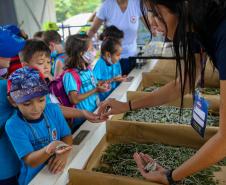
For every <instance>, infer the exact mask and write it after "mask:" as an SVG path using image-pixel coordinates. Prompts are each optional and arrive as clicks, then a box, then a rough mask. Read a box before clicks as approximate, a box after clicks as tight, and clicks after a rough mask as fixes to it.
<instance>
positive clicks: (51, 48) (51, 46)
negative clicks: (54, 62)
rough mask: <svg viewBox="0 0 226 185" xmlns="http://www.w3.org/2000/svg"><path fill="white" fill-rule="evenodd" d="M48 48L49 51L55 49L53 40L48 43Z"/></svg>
mask: <svg viewBox="0 0 226 185" xmlns="http://www.w3.org/2000/svg"><path fill="white" fill-rule="evenodd" d="M49 49H50V50H51V51H54V50H55V44H54V42H50V43H49Z"/></svg>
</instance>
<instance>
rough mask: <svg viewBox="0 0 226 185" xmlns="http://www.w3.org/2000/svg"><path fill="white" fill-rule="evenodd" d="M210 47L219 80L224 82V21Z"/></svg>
mask: <svg viewBox="0 0 226 185" xmlns="http://www.w3.org/2000/svg"><path fill="white" fill-rule="evenodd" d="M212 46H213V49H212V51H213V60H214V62H215V65H216V67H217V69H218V71H219V76H220V80H226V20H224V21H222V23H221V24H220V25H219V27H218V28H217V30H216V32H215V34H214V37H213V44H212Z"/></svg>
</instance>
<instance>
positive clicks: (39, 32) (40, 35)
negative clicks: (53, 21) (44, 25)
mask: <svg viewBox="0 0 226 185" xmlns="http://www.w3.org/2000/svg"><path fill="white" fill-rule="evenodd" d="M43 33H44V31H37V32H36V33H35V34H34V35H33V39H37V40H42V35H43Z"/></svg>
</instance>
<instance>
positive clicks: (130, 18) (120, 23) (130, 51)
mask: <svg viewBox="0 0 226 185" xmlns="http://www.w3.org/2000/svg"><path fill="white" fill-rule="evenodd" d="M96 16H97V17H98V18H99V19H100V20H102V21H104V22H105V23H106V26H111V25H114V26H116V27H117V28H118V29H120V30H122V31H123V32H124V38H123V41H122V48H123V51H122V54H121V58H128V57H130V56H134V55H136V53H137V31H138V27H139V19H140V17H141V11H140V0H128V5H127V8H126V10H125V11H124V12H122V10H121V9H120V6H119V5H118V3H117V1H116V0H105V2H104V3H103V4H102V6H101V7H100V9H99V11H98V12H97V15H96Z"/></svg>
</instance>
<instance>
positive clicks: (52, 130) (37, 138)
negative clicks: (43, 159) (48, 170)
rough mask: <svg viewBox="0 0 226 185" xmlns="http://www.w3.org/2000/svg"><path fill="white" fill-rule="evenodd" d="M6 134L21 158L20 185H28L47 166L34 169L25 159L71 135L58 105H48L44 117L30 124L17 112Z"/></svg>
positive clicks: (8, 124)
mask: <svg viewBox="0 0 226 185" xmlns="http://www.w3.org/2000/svg"><path fill="white" fill-rule="evenodd" d="M6 132H7V134H8V136H9V138H10V140H11V142H12V144H13V147H14V149H15V151H16V153H17V155H18V157H19V158H20V162H21V169H20V170H21V171H20V176H19V184H20V185H27V184H28V183H29V182H30V181H31V180H32V178H33V177H34V176H35V175H36V174H37V173H38V172H39V171H40V170H41V169H42V168H43V167H44V165H45V164H41V165H39V166H38V167H36V168H32V167H30V166H28V165H26V164H25V162H24V161H23V157H25V156H26V155H28V154H30V153H32V152H34V151H37V150H40V149H42V148H43V147H45V146H47V145H48V144H49V143H50V142H51V141H54V140H61V139H62V138H63V137H65V136H69V135H70V134H71V131H70V129H69V127H68V125H67V122H66V121H65V119H64V117H63V114H62V112H61V110H60V108H59V106H58V105H57V104H46V107H45V110H44V114H43V116H42V117H41V118H40V119H38V120H34V121H32V122H29V123H28V122H26V121H25V120H24V119H23V117H22V114H21V113H20V112H19V111H17V112H16V113H15V114H14V115H13V116H12V117H11V118H10V119H9V120H8V121H7V123H6Z"/></svg>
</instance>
